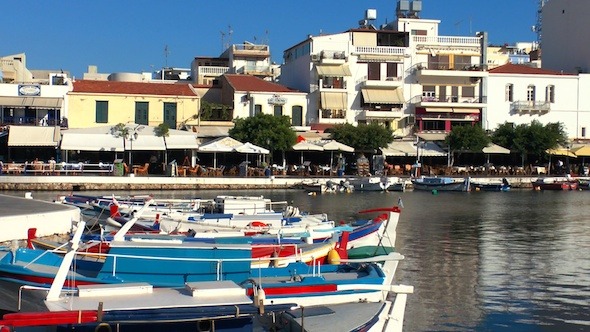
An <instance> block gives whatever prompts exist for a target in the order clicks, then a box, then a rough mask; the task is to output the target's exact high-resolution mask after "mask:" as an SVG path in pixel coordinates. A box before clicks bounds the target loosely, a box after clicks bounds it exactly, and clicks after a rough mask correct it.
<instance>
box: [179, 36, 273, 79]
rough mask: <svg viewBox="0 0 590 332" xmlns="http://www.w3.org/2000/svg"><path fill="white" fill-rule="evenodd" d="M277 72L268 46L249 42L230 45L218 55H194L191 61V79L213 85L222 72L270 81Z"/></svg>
mask: <svg viewBox="0 0 590 332" xmlns="http://www.w3.org/2000/svg"><path fill="white" fill-rule="evenodd" d="M277 73H278V66H277V65H274V64H273V63H272V61H271V54H270V47H269V46H268V45H256V44H253V43H249V42H244V43H243V44H234V45H231V46H230V47H228V48H227V49H226V50H225V51H224V52H223V53H222V54H221V55H220V56H219V57H196V58H195V59H194V60H193V61H192V63H191V77H192V79H193V81H194V82H195V83H197V84H204V85H215V84H216V81H217V79H218V78H219V76H221V75H223V74H244V75H251V76H255V77H259V78H262V79H264V80H270V81H272V80H274V78H276V76H277V75H278V74H277Z"/></svg>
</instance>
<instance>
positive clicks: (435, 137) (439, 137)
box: [418, 133, 447, 141]
mask: <svg viewBox="0 0 590 332" xmlns="http://www.w3.org/2000/svg"><path fill="white" fill-rule="evenodd" d="M418 137H419V138H420V139H422V140H423V141H444V140H445V138H446V137H447V133H420V134H418Z"/></svg>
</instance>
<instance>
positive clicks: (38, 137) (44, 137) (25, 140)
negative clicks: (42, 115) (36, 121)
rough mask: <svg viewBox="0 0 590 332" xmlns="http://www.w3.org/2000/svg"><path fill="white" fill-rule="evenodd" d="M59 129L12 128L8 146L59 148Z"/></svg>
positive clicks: (9, 131)
mask: <svg viewBox="0 0 590 332" xmlns="http://www.w3.org/2000/svg"><path fill="white" fill-rule="evenodd" d="M59 138H60V129H59V127H37V126H10V128H9V129H8V146H57V144H58V142H59Z"/></svg>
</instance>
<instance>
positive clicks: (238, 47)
mask: <svg viewBox="0 0 590 332" xmlns="http://www.w3.org/2000/svg"><path fill="white" fill-rule="evenodd" d="M232 47H233V50H234V51H256V52H270V48H269V47H268V45H254V44H235V45H232Z"/></svg>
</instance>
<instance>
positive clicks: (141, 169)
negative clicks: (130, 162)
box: [134, 163, 150, 175]
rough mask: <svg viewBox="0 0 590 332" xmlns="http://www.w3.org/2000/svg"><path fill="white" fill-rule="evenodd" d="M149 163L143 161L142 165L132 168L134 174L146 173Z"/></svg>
mask: <svg viewBox="0 0 590 332" xmlns="http://www.w3.org/2000/svg"><path fill="white" fill-rule="evenodd" d="M149 167H150V164H149V163H145V164H144V165H143V166H140V167H137V168H135V169H134V172H135V175H148V169H149Z"/></svg>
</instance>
